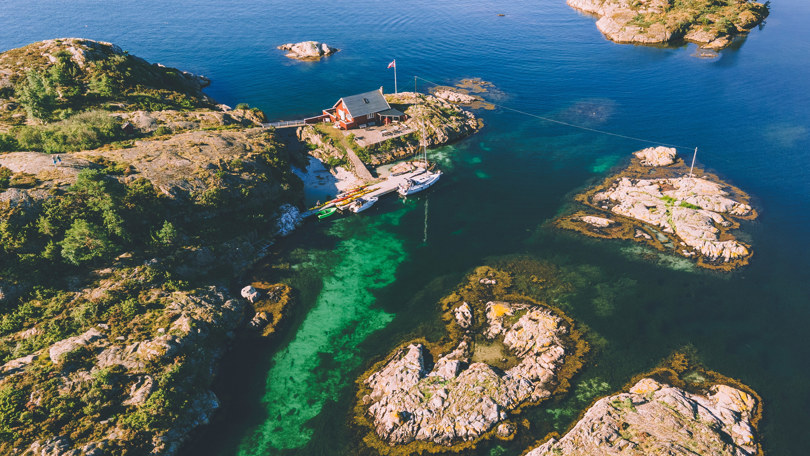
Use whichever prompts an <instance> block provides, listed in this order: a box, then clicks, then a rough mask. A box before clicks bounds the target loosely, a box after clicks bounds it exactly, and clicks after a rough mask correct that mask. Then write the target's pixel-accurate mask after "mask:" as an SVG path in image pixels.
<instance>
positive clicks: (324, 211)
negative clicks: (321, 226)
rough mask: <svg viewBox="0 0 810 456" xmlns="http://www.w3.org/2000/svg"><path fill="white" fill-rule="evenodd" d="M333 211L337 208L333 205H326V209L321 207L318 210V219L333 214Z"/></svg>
mask: <svg viewBox="0 0 810 456" xmlns="http://www.w3.org/2000/svg"><path fill="white" fill-rule="evenodd" d="M335 212H337V208H336V207H334V206H332V207H327V208H326V209H321V210H320V211H319V212H318V218H319V219H325V218H326V217H329V216H330V215H332V214H334V213H335Z"/></svg>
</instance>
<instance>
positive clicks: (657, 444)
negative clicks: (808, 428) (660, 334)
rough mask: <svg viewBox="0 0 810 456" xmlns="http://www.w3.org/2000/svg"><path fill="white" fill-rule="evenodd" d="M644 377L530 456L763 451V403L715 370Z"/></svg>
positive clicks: (742, 455)
mask: <svg viewBox="0 0 810 456" xmlns="http://www.w3.org/2000/svg"><path fill="white" fill-rule="evenodd" d="M684 359H685V358H684V357H683V355H682V354H676V355H675V356H674V357H673V358H672V359H671V360H670V361H675V362H674V363H673V364H672V365H671V366H666V367H662V368H659V369H656V370H655V371H653V372H651V373H649V374H645V375H642V376H641V377H640V378H639V379H638V380H636V381H634V382H633V383H632V386H630V387H629V388H628V389H627V390H626V391H625V392H622V393H618V394H615V395H612V396H608V397H604V398H602V399H599V400H597V401H596V402H595V403H594V404H592V405H591V406H590V408H588V410H587V411H586V412H585V413H584V414H583V415H582V416H581V418H580V419H579V421H578V422H577V423H576V424H574V425H573V427H572V428H571V429H570V430H568V432H566V433H565V435H563V436H559V435H553V436H550V437H549V438H547V440H546V441H545V442H544V443H542V444H541V445H539V446H537V447H535V448H533V449H531V450H530V451H528V452H527V453H525V455H524V456H547V455H548V456H552V455H581V454H622V455H638V456H642V455H650V454H670V455H692V454H718V455H719V454H723V455H733V456H753V455H760V454H762V449H761V446H760V445H759V442H758V441H757V438H756V426H757V424H758V423H759V420H760V418H761V415H762V412H761V408H762V401H761V399H760V398H759V396H758V395H757V394H756V393H755V392H754V391H753V390H751V389H750V388H748V387H747V386H745V385H742V384H740V383H739V382H736V381H734V380H732V379H729V378H727V377H724V376H722V375H720V374H718V373H716V372H711V371H706V370H703V369H701V368H697V369H695V368H693V367H689V368H688V369H687V368H686V367H687V366H684V365H680V366H679V363H682V362H683V361H684Z"/></svg>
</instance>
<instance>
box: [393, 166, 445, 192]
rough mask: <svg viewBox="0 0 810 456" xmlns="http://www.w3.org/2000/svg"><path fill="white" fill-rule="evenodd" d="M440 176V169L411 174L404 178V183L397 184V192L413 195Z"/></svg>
mask: <svg viewBox="0 0 810 456" xmlns="http://www.w3.org/2000/svg"><path fill="white" fill-rule="evenodd" d="M440 177H442V172H441V171H435V172H433V171H425V172H424V173H422V174H419V175H417V176H413V177H411V178H409V179H408V180H406V181H405V182H404V183H402V184H399V188H398V189H397V192H399V194H400V195H402V196H408V195H413V194H414V193H417V192H421V191H422V190H425V189H427V188H428V187H430V186H431V185H433V184H435V183H436V182H437V181H438V180H439V178H440Z"/></svg>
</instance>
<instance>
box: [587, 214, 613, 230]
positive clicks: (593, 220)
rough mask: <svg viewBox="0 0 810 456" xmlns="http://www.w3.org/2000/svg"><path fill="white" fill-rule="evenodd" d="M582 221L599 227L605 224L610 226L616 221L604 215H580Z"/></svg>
mask: <svg viewBox="0 0 810 456" xmlns="http://www.w3.org/2000/svg"><path fill="white" fill-rule="evenodd" d="M582 221H583V222H585V223H587V224H589V225H593V226H598V227H600V228H604V227H606V226H610V225H612V224H614V223H616V222H614V221H613V220H611V219H609V218H604V217H596V216H594V215H586V216H584V217H582Z"/></svg>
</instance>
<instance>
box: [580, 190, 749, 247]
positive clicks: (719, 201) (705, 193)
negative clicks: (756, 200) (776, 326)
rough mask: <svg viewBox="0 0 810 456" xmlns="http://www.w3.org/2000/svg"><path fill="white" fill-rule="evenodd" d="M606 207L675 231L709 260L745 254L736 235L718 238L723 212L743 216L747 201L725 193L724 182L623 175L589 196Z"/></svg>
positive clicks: (668, 230) (723, 222)
mask: <svg viewBox="0 0 810 456" xmlns="http://www.w3.org/2000/svg"><path fill="white" fill-rule="evenodd" d="M593 202H594V203H597V204H600V203H604V204H605V205H607V206H608V207H610V211H611V212H613V213H616V214H620V215H623V216H626V217H631V218H634V219H636V220H640V221H642V222H645V223H648V224H650V225H654V226H656V227H659V228H661V230H662V231H664V232H665V233H672V234H674V235H675V236H677V237H678V238H679V239H680V240H681V241H682V242H683V243H684V244H685V245H686V246H689V247H691V248H693V249H694V250H696V251H697V252H698V253H700V254H701V255H703V256H704V257H706V258H708V259H709V260H712V261H714V260H718V259H722V260H723V261H725V262H728V261H730V260H732V259H735V258H740V257H745V256H748V254H749V251H748V248H747V247H746V246H745V245H743V244H742V243H741V242H739V241H737V240H733V239H730V240H720V237H719V236H718V234H719V233H720V230H719V229H718V228H717V226H722V227H728V226H730V225H731V222H729V221H727V220H726V219H725V218H724V217H723V214H730V215H736V216H745V215H748V214H750V213H751V206H749V205H747V204H742V203H739V202H737V201H734V200H732V199H730V198H728V194H727V193H726V192H724V191H723V190H722V187H721V186H720V185H719V184H717V183H714V182H710V181H708V180H705V179H701V178H697V177H686V176H684V177H680V178H674V179H649V180H648V179H640V180H632V179H628V178H622V179H621V180H619V181H618V182H617V183H616V185H615V186H614V187H612V188H610V189H608V190H606V191H605V192H600V193H597V194H595V195H594V196H593Z"/></svg>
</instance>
